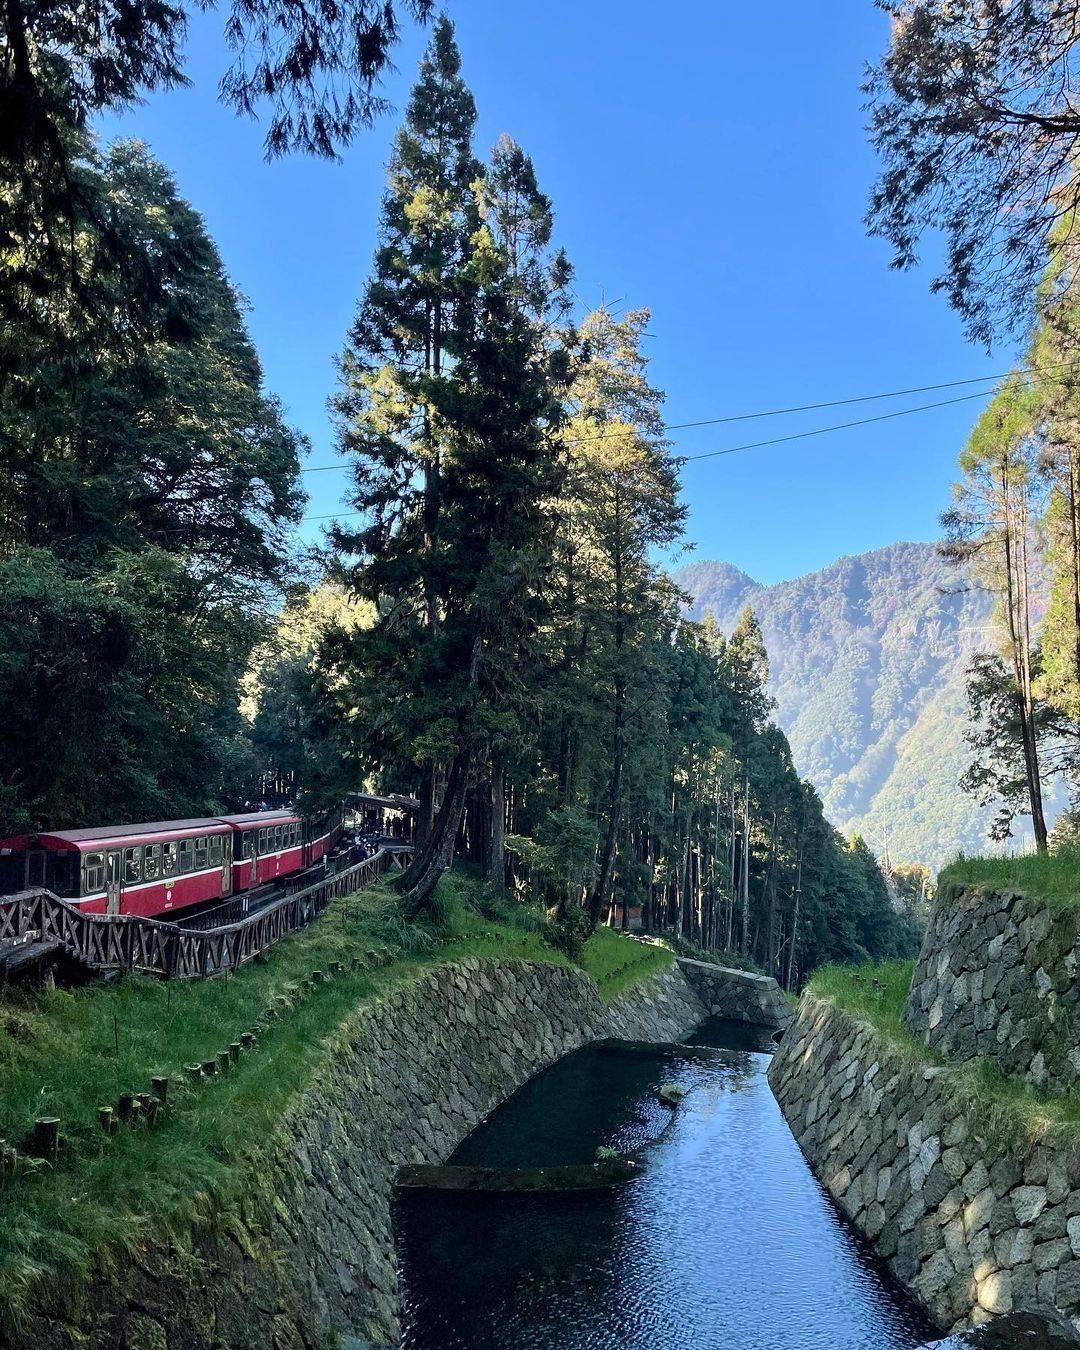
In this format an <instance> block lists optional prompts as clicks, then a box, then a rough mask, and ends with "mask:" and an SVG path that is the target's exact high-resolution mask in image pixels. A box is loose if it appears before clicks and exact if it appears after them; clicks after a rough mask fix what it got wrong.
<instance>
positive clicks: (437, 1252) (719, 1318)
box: [397, 1022, 933, 1350]
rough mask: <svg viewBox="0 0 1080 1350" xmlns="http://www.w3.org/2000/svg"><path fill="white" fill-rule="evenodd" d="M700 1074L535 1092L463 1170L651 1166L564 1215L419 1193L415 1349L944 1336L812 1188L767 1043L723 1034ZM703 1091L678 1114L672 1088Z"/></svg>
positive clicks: (404, 1208) (525, 1203)
mask: <svg viewBox="0 0 1080 1350" xmlns="http://www.w3.org/2000/svg"><path fill="white" fill-rule="evenodd" d="M692 1044H694V1045H696V1046H699V1047H700V1046H708V1047H712V1049H711V1050H710V1052H709V1053H708V1054H706V1055H704V1056H702V1057H700V1058H692V1057H690V1056H689V1055H683V1054H676V1055H675V1056H674V1057H665V1056H664V1055H661V1054H659V1053H647V1054H642V1053H636V1052H633V1051H630V1050H623V1049H616V1050H602V1049H598V1048H589V1049H585V1050H581V1051H579V1052H578V1053H577V1054H575V1055H572V1056H570V1057H569V1058H567V1059H565V1060H563V1061H561V1062H560V1063H559V1064H556V1065H555V1066H554V1067H552V1068H551V1069H549V1070H548V1071H547V1072H546V1073H544V1074H542V1075H540V1077H539V1078H536V1079H534V1080H533V1082H531V1083H529V1084H527V1085H526V1086H525V1087H524V1088H522V1090H521V1091H520V1092H518V1093H517V1094H516V1095H515V1096H514V1097H513V1098H512V1099H511V1100H510V1101H509V1102H507V1103H506V1104H505V1105H504V1106H503V1107H501V1108H500V1109H499V1110H498V1111H497V1112H496V1113H495V1114H494V1115H493V1116H492V1117H491V1119H490V1120H488V1121H487V1122H486V1123H485V1124H483V1125H481V1126H480V1127H479V1128H478V1129H477V1130H475V1131H474V1132H473V1134H472V1135H470V1137H469V1138H468V1139H466V1140H465V1142H464V1143H463V1144H462V1145H461V1147H460V1148H459V1149H458V1151H457V1153H456V1154H455V1155H454V1157H453V1158H452V1159H451V1161H452V1162H455V1163H464V1164H476V1165H483V1166H488V1167H542V1166H552V1165H556V1164H560V1163H575V1162H588V1161H591V1159H592V1157H593V1154H594V1152H595V1150H596V1148H597V1146H598V1145H601V1144H603V1145H607V1146H609V1147H612V1148H617V1149H619V1150H620V1151H623V1152H630V1151H634V1150H637V1149H641V1150H642V1151H641V1153H640V1155H639V1156H640V1157H641V1159H642V1175H641V1176H640V1177H638V1178H636V1179H635V1180H634V1181H632V1182H630V1183H629V1184H628V1185H626V1186H623V1187H620V1188H616V1189H614V1190H611V1191H604V1192H592V1193H588V1194H577V1195H565V1196H562V1195H561V1196H552V1195H542V1196H524V1197H522V1196H505V1195H504V1196H475V1195H470V1196H458V1195H452V1194H445V1193H443V1194H430V1193H425V1194H418V1195H417V1194H411V1195H409V1196H403V1197H402V1199H401V1200H400V1201H399V1205H398V1213H397V1226H398V1236H399V1247H400V1255H401V1260H402V1267H403V1275H404V1283H405V1322H406V1326H405V1336H404V1344H405V1345H406V1346H407V1347H409V1350H616V1347H618V1350H910V1348H911V1347H914V1346H918V1345H922V1344H923V1343H924V1342H925V1341H929V1340H932V1339H933V1333H932V1328H931V1327H930V1326H929V1324H928V1323H927V1322H926V1321H925V1320H924V1319H923V1317H922V1316H921V1314H920V1313H919V1312H918V1311H917V1309H916V1308H915V1307H914V1306H913V1305H912V1304H911V1303H910V1302H909V1301H908V1300H907V1299H906V1297H905V1296H904V1295H903V1294H902V1293H900V1292H899V1291H898V1290H896V1289H895V1288H894V1287H893V1286H892V1285H890V1284H889V1282H888V1280H887V1278H886V1277H885V1275H884V1273H883V1271H882V1268H881V1267H880V1266H879V1265H878V1264H877V1263H876V1262H875V1260H874V1259H873V1257H872V1256H871V1254H870V1253H869V1251H868V1250H867V1248H866V1247H865V1246H864V1245H863V1244H862V1243H861V1242H860V1241H859V1240H858V1239H857V1238H856V1237H855V1236H854V1235H853V1234H852V1233H850V1232H849V1231H848V1230H847V1229H846V1228H845V1227H844V1225H843V1224H842V1222H841V1220H840V1218H839V1215H838V1213H837V1211H836V1210H835V1208H834V1207H833V1205H832V1202H831V1201H830V1200H829V1198H828V1196H827V1195H825V1193H824V1192H823V1191H822V1189H821V1188H820V1186H819V1185H818V1184H817V1182H816V1181H815V1180H814V1178H813V1176H812V1174H811V1173H810V1170H809V1168H808V1167H807V1165H806V1163H805V1161H804V1159H803V1157H802V1154H801V1153H800V1152H799V1149H798V1146H797V1145H796V1143H795V1141H794V1139H793V1138H792V1136H791V1133H790V1131H789V1130H788V1128H787V1125H786V1124H785V1123H784V1119H783V1116H782V1115H781V1114H780V1110H779V1107H778V1106H777V1105H776V1102H775V1101H774V1099H773V1096H772V1093H771V1092H770V1090H769V1085H768V1083H767V1081H766V1078H765V1073H766V1070H767V1069H768V1064H769V1051H770V1049H771V1041H770V1040H769V1037H768V1033H766V1032H757V1031H754V1030H751V1029H748V1028H746V1027H742V1026H738V1025H735V1024H732V1023H724V1022H716V1023H712V1024H709V1025H708V1026H707V1027H706V1028H705V1029H704V1031H703V1032H702V1033H700V1034H699V1035H698V1036H697V1037H696V1038H695V1040H694V1042H692ZM669 1082H676V1083H679V1084H680V1085H682V1086H683V1087H684V1088H686V1089H687V1095H686V1098H685V1099H684V1101H683V1103H682V1105H681V1107H680V1108H679V1109H678V1111H676V1112H675V1113H674V1117H673V1115H672V1112H671V1111H670V1110H669V1108H668V1107H665V1106H663V1105H661V1103H660V1102H659V1101H658V1100H657V1096H656V1094H657V1091H658V1089H659V1088H660V1087H661V1086H662V1085H663V1084H664V1083H669Z"/></svg>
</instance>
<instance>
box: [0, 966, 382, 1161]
mask: <svg viewBox="0 0 1080 1350" xmlns="http://www.w3.org/2000/svg"><path fill="white" fill-rule="evenodd" d="M392 960H393V953H392V952H390V951H389V950H386V949H380V950H377V949H375V948H369V949H368V951H367V952H366V953H365V954H364V956H360V955H356V956H353V957H352V959H351V961H350V963H349V969H350V971H351V972H352V973H353V974H357V973H359V972H360V971H361V970H365V969H368V968H369V967H371V966H383V965H386V964H387V963H388V962H389V961H392ZM345 969H346V968H345V964H344V962H342V961H331V962H330V964H329V966H328V967H327V969H326V970H325V971H323V970H313V971H312V972H311V974H310V975H309V976H308V977H307V980H306V981H305V982H304V984H292V983H290V985H289V986H287V987H288V988H289V990H290V993H288V994H277V995H275V996H274V997H273V998H272V999H271V1000H270V1002H269V1003H268V1004H267V1006H266V1007H265V1009H264V1010H263V1012H262V1013H261V1015H260V1016H259V1017H258V1019H257V1020H256V1021H255V1022H254V1023H253V1024H252V1025H251V1026H250V1027H249V1028H248V1029H247V1030H246V1031H243V1032H241V1033H240V1036H239V1039H237V1040H235V1041H231V1042H230V1043H229V1045H228V1047H227V1048H226V1049H224V1050H219V1051H218V1053H217V1054H216V1055H213V1056H211V1057H210V1058H208V1059H204V1060H202V1061H201V1062H199V1063H197V1064H188V1065H186V1066H185V1069H184V1076H185V1077H186V1078H187V1080H188V1082H189V1083H192V1084H195V1085H201V1084H204V1083H209V1082H212V1081H215V1080H217V1079H218V1078H221V1077H224V1076H225V1075H226V1074H228V1073H231V1072H232V1071H233V1070H234V1069H235V1067H236V1066H237V1065H238V1064H239V1063H240V1060H241V1058H242V1057H243V1056H244V1055H246V1054H247V1053H249V1052H250V1051H252V1050H254V1049H256V1048H257V1046H258V1044H259V1041H260V1038H261V1037H262V1036H263V1035H264V1034H265V1033H266V1032H267V1031H268V1030H269V1028H270V1026H271V1024H272V1023H273V1022H275V1021H276V1020H278V1019H279V1018H280V1017H282V1016H285V1015H287V1013H288V1012H289V1011H290V1010H292V1009H294V1008H296V1007H297V1006H298V1004H299V1002H300V1000H301V999H302V998H303V997H304V996H305V994H307V993H310V992H313V991H314V990H315V989H317V988H318V987H319V986H320V985H323V984H325V983H327V982H329V981H331V980H334V979H337V978H339V977H340V976H342V975H344V974H345ZM170 1081H171V1080H170V1079H169V1078H168V1077H167V1076H165V1075H161V1076H155V1077H153V1078H151V1079H150V1091H149V1092H122V1093H120V1095H119V1096H118V1097H117V1099H116V1104H115V1106H112V1105H110V1106H99V1107H98V1113H97V1116H98V1126H99V1128H100V1131H101V1134H102V1136H103V1137H104V1138H106V1139H110V1138H112V1137H113V1136H114V1135H116V1134H117V1133H118V1132H119V1130H120V1128H121V1127H122V1126H136V1125H139V1124H145V1125H146V1127H147V1128H148V1129H152V1128H153V1127H154V1126H155V1125H157V1124H158V1123H159V1122H160V1121H161V1119H162V1118H163V1116H164V1115H165V1114H166V1111H167V1108H168V1107H169V1105H170V1097H169V1084H170ZM62 1124H63V1122H62V1121H61V1120H60V1118H59V1117H58V1116H39V1117H38V1119H37V1120H35V1121H34V1125H33V1128H32V1129H31V1130H30V1132H29V1134H28V1135H27V1136H26V1138H25V1139H24V1140H23V1142H22V1145H21V1147H16V1146H14V1145H11V1144H9V1143H8V1142H7V1140H5V1139H0V1185H3V1184H4V1183H6V1182H8V1181H10V1180H12V1179H14V1178H16V1177H20V1176H26V1175H31V1174H33V1173H36V1172H40V1171H41V1170H42V1169H43V1168H45V1167H47V1166H55V1165H56V1164H57V1163H58V1162H59V1161H60V1159H61V1158H62V1157H64V1156H65V1155H66V1154H68V1153H70V1152H71V1151H72V1150H71V1146H70V1141H69V1139H68V1137H67V1136H65V1135H64V1134H63V1133H62V1131H61V1126H62Z"/></svg>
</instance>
